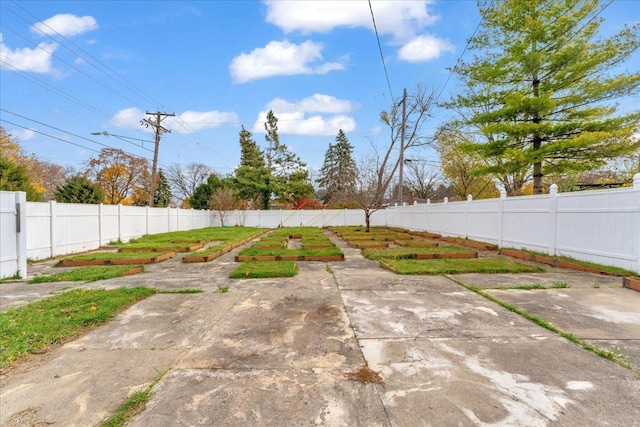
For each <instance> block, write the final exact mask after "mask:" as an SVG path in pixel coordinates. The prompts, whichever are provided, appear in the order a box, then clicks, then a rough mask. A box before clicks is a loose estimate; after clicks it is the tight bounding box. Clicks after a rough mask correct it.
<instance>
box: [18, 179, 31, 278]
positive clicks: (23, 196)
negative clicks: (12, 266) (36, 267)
mask: <svg viewBox="0 0 640 427" xmlns="http://www.w3.org/2000/svg"><path fill="white" fill-rule="evenodd" d="M15 203H16V231H17V233H16V252H17V253H16V257H17V260H16V261H17V267H18V271H17V273H18V274H20V277H22V278H23V279H24V278H26V277H27V276H28V274H29V273H28V271H27V268H28V267H27V193H25V192H24V191H16V192H15Z"/></svg>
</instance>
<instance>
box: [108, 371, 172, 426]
mask: <svg viewBox="0 0 640 427" xmlns="http://www.w3.org/2000/svg"><path fill="white" fill-rule="evenodd" d="M165 373H166V371H165V372H160V373H159V374H158V376H157V377H156V379H155V380H154V381H153V382H152V383H151V384H149V386H147V388H145V389H144V390H139V391H136V392H135V393H133V395H131V397H130V398H129V400H127V401H126V402H125V403H124V404H122V406H120V407H119V408H118V410H117V411H116V412H115V413H114V414H113V415H112V416H111V417H110V418H109V419H108V420H106V421H104V422H103V423H102V424H100V427H121V426H124V425H125V424H126V422H127V421H128V420H129V419H131V418H132V417H134V416H135V415H137V414H139V413H140V412H142V410H143V409H144V407H145V405H146V404H147V402H149V400H151V397H152V395H151V390H152V389H153V387H154V386H155V385H156V384H157V383H158V382H159V381H160V380H161V379H162V377H163V376H164V374H165Z"/></svg>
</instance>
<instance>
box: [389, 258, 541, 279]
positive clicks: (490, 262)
mask: <svg viewBox="0 0 640 427" xmlns="http://www.w3.org/2000/svg"><path fill="white" fill-rule="evenodd" d="M382 261H384V262H385V263H387V264H389V265H390V266H391V267H393V268H395V269H396V271H397V273H398V274H431V275H435V274H462V273H486V274H496V273H525V272H542V271H544V269H543V268H541V267H537V266H529V265H525V264H520V263H517V262H514V261H509V260H506V259H502V258H469V259H429V260H401V259H400V260H398V259H383V260H382Z"/></svg>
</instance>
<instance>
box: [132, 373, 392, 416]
mask: <svg viewBox="0 0 640 427" xmlns="http://www.w3.org/2000/svg"><path fill="white" fill-rule="evenodd" d="M127 425H130V426H144V427H146V426H175V425H191V426H194V425H209V426H242V427H244V426H294V425H295V426H302V425H325V426H389V425H390V423H389V419H388V417H387V414H386V412H385V408H384V407H383V405H382V402H381V401H380V398H379V395H378V393H377V390H376V389H375V386H374V385H373V384H361V383H358V382H353V381H349V380H347V379H345V378H344V377H343V376H342V375H341V374H340V373H336V372H332V371H324V370H314V371H304V370H303V371H300V370H250V371H240V372H235V371H226V370H179V369H178V370H173V371H171V372H170V373H169V374H167V376H166V377H165V379H163V381H162V383H161V384H160V385H159V386H158V387H157V389H156V394H155V396H154V399H153V400H152V402H151V403H150V404H149V405H147V408H146V410H145V411H144V412H143V413H142V414H141V415H139V416H137V417H135V418H134V419H133V420H132V421H131V422H130V423H128V424H127Z"/></svg>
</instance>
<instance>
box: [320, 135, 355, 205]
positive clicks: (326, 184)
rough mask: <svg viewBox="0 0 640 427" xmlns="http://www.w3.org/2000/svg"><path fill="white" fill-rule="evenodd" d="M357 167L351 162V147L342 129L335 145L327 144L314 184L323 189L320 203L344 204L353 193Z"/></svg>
mask: <svg viewBox="0 0 640 427" xmlns="http://www.w3.org/2000/svg"><path fill="white" fill-rule="evenodd" d="M357 175H358V167H357V165H356V162H355V161H354V160H353V146H352V145H351V144H350V143H349V140H348V139H347V136H346V135H345V134H344V132H343V131H342V129H340V130H339V131H338V135H337V136H336V143H335V145H334V144H329V148H328V149H327V152H326V153H325V155H324V163H323V165H322V168H321V169H320V178H318V179H317V180H316V182H317V183H318V184H319V185H320V187H321V188H323V189H324V195H323V197H322V201H323V202H324V203H325V204H326V205H330V204H332V203H336V202H344V201H346V199H347V198H348V196H349V194H352V193H353V189H354V187H355V185H356V176H357Z"/></svg>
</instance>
